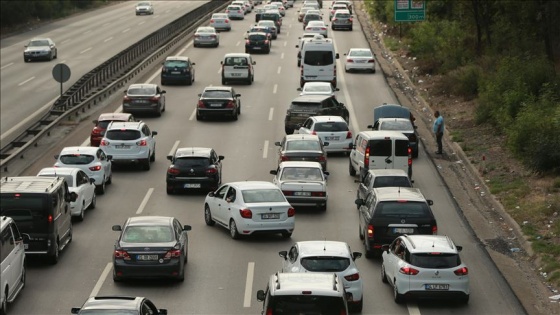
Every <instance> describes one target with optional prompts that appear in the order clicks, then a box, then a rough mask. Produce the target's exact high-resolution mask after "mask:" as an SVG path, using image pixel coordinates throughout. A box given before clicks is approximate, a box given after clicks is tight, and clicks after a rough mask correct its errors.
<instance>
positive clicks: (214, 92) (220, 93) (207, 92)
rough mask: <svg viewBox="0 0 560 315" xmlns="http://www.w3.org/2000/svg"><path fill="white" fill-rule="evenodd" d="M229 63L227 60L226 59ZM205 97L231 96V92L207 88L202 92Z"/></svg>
mask: <svg viewBox="0 0 560 315" xmlns="http://www.w3.org/2000/svg"><path fill="white" fill-rule="evenodd" d="M226 63H227V60H226ZM202 97H205V98H231V92H229V91H223V90H205V91H204V92H203V93H202Z"/></svg>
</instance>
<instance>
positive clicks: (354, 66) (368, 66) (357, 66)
mask: <svg viewBox="0 0 560 315" xmlns="http://www.w3.org/2000/svg"><path fill="white" fill-rule="evenodd" d="M344 68H345V69H346V70H372V71H373V70H375V63H370V62H365V63H356V62H353V63H350V64H349V63H347V64H346V65H344Z"/></svg>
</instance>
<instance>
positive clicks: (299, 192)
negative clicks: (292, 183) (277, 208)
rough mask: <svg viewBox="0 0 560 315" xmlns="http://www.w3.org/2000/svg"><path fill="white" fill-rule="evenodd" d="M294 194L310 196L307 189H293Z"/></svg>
mask: <svg viewBox="0 0 560 315" xmlns="http://www.w3.org/2000/svg"><path fill="white" fill-rule="evenodd" d="M294 196H311V193H310V192H309V191H294Z"/></svg>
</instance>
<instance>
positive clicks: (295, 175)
mask: <svg viewBox="0 0 560 315" xmlns="http://www.w3.org/2000/svg"><path fill="white" fill-rule="evenodd" d="M322 172H323V171H322V170H321V169H320V168H315V167H286V168H284V171H283V172H282V177H281V178H280V179H281V180H323V176H322Z"/></svg>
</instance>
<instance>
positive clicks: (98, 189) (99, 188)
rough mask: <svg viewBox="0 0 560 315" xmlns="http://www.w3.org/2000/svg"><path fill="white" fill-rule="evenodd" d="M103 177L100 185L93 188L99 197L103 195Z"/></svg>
mask: <svg viewBox="0 0 560 315" xmlns="http://www.w3.org/2000/svg"><path fill="white" fill-rule="evenodd" d="M105 184H106V183H105V177H103V180H102V181H101V185H97V186H96V187H95V188H97V193H98V194H100V195H103V194H105Z"/></svg>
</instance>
